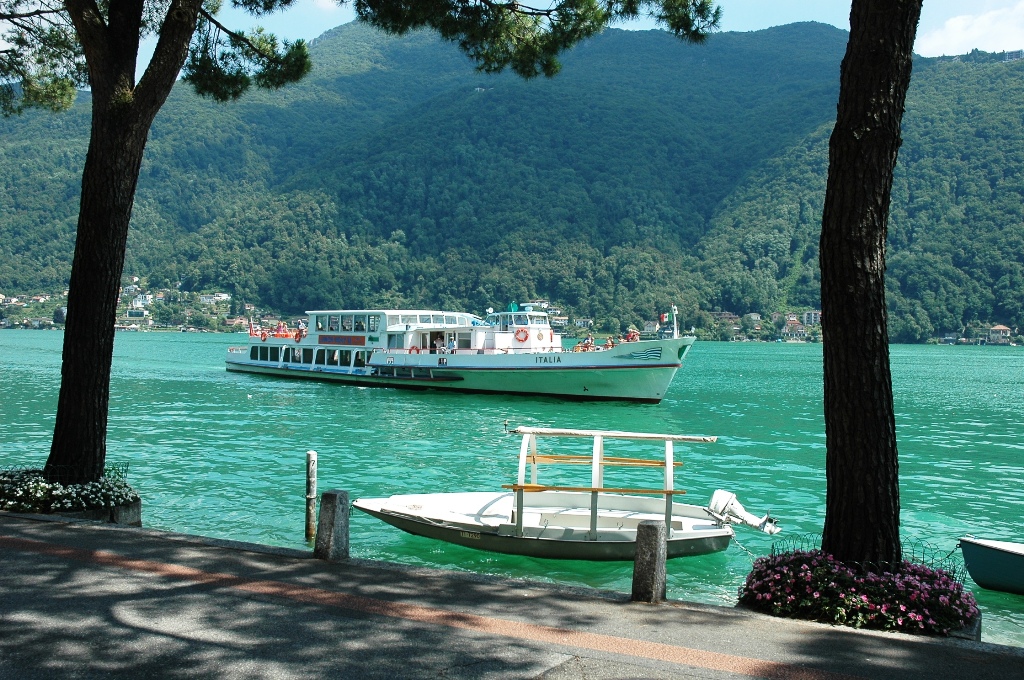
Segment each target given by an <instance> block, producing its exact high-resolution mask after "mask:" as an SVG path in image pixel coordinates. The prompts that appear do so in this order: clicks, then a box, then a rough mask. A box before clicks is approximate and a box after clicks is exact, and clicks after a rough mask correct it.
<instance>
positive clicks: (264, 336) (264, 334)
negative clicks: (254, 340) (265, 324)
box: [260, 331, 267, 342]
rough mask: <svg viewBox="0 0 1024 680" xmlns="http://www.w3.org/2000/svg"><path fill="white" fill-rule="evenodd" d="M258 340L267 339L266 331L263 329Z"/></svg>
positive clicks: (264, 340)
mask: <svg viewBox="0 0 1024 680" xmlns="http://www.w3.org/2000/svg"><path fill="white" fill-rule="evenodd" d="M260 340H262V341H263V342H266V341H267V332H266V331H263V332H262V333H260Z"/></svg>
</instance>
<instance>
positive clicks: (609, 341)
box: [604, 335, 615, 349]
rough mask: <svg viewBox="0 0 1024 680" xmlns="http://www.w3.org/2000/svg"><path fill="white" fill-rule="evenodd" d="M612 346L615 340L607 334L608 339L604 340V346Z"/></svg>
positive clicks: (606, 347) (608, 347)
mask: <svg viewBox="0 0 1024 680" xmlns="http://www.w3.org/2000/svg"><path fill="white" fill-rule="evenodd" d="M612 347H615V341H614V340H612V336H610V335H609V336H608V339H607V340H605V341H604V348H605V349H611V348H612Z"/></svg>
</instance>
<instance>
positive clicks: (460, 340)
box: [455, 333, 473, 349]
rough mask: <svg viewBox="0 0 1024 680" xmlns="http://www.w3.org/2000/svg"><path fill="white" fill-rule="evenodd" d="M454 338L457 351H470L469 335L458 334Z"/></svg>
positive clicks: (470, 338)
mask: <svg viewBox="0 0 1024 680" xmlns="http://www.w3.org/2000/svg"><path fill="white" fill-rule="evenodd" d="M455 337H456V343H457V344H458V348H459V349H470V348H471V347H472V346H473V345H472V342H471V340H472V337H473V336H472V334H471V333H459V334H457V335H456V336H455Z"/></svg>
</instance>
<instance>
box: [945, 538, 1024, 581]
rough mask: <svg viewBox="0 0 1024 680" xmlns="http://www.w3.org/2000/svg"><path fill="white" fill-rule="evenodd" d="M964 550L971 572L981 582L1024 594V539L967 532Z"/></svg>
mask: <svg viewBox="0 0 1024 680" xmlns="http://www.w3.org/2000/svg"><path fill="white" fill-rule="evenodd" d="M960 551H961V552H962V553H963V554H964V565H965V566H966V567H967V573H969V574H970V575H971V578H972V579H974V582H975V583H977V584H978V585H979V586H981V587H982V588H987V589H989V590H1001V591H1003V592H1006V593H1016V594H1017V595H1024V543H1010V542H1009V541H991V540H988V539H985V538H975V537H974V536H964V537H963V538H961V539H960Z"/></svg>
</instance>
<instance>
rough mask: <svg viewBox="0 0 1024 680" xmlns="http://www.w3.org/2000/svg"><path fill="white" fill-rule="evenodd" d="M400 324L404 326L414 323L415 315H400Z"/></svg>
mask: <svg viewBox="0 0 1024 680" xmlns="http://www.w3.org/2000/svg"><path fill="white" fill-rule="evenodd" d="M402 323H405V324H410V323H416V315H415V314H403V315H402Z"/></svg>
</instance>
